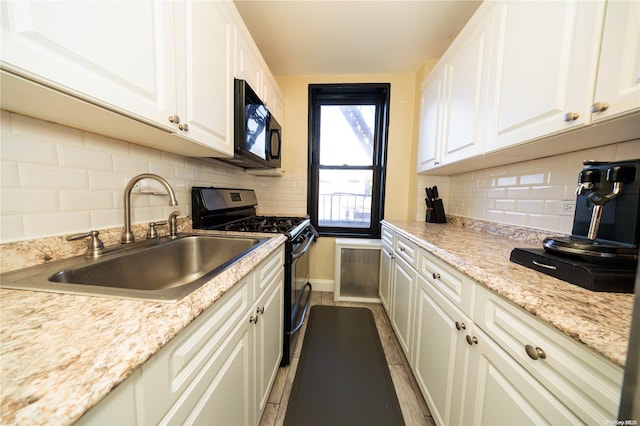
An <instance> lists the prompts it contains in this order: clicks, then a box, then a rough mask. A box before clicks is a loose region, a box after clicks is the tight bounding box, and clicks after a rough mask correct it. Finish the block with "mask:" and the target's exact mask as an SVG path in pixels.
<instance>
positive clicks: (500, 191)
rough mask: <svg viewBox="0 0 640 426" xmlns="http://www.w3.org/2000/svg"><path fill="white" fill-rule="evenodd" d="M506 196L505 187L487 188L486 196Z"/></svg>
mask: <svg viewBox="0 0 640 426" xmlns="http://www.w3.org/2000/svg"><path fill="white" fill-rule="evenodd" d="M506 196H507V188H495V189H489V190H487V198H505V197H506Z"/></svg>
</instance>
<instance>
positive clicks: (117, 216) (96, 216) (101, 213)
mask: <svg viewBox="0 0 640 426" xmlns="http://www.w3.org/2000/svg"><path fill="white" fill-rule="evenodd" d="M90 214H91V227H92V228H94V229H105V228H115V227H118V226H122V227H124V211H123V210H122V208H120V209H107V210H91V212H90Z"/></svg>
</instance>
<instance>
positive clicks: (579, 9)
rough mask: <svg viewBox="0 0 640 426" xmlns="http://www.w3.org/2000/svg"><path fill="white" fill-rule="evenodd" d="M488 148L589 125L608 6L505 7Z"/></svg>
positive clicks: (551, 4)
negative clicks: (604, 18)
mask: <svg viewBox="0 0 640 426" xmlns="http://www.w3.org/2000/svg"><path fill="white" fill-rule="evenodd" d="M495 7H497V8H501V9H503V11H504V12H503V13H504V15H503V16H504V19H503V20H502V22H500V27H499V36H498V38H497V45H496V47H495V57H494V66H493V68H492V70H491V73H492V83H493V85H492V86H491V87H490V90H489V93H490V102H489V104H488V105H489V107H488V126H487V132H488V134H487V143H488V150H492V149H497V148H502V147H506V146H511V145H514V144H518V143H521V142H526V141H529V140H532V139H536V138H539V137H542V136H547V135H550V134H553V133H557V132H563V131H566V130H569V129H573V128H577V127H580V126H584V125H586V124H589V123H590V117H591V114H590V113H589V107H590V106H591V100H592V94H593V90H594V85H595V77H596V72H597V60H598V53H599V47H600V34H601V29H602V21H603V16H604V15H603V14H604V2H602V1H593V2H592V1H589V2H582V1H562V2H534V1H526V2H502V3H499V4H496V5H495Z"/></svg>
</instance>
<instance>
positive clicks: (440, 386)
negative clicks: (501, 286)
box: [413, 276, 471, 425]
mask: <svg viewBox="0 0 640 426" xmlns="http://www.w3.org/2000/svg"><path fill="white" fill-rule="evenodd" d="M470 324H471V321H470V320H469V319H468V318H467V317H466V316H465V315H463V314H462V313H461V312H459V311H458V310H457V309H455V308H454V307H453V306H452V305H451V304H450V303H449V302H447V301H445V300H444V298H443V297H442V296H441V295H439V294H438V292H437V290H435V289H434V288H433V286H432V284H431V283H429V282H428V281H427V280H425V279H424V278H423V277H422V276H418V285H417V295H416V313H415V344H414V357H413V370H414V373H415V377H416V380H417V382H418V385H419V387H420V389H421V390H422V393H423V395H424V396H425V400H426V401H427V403H428V405H429V410H430V411H431V414H432V415H433V418H434V420H436V423H437V424H442V425H445V424H451V414H452V408H454V407H455V408H456V409H457V408H458V407H459V406H460V405H461V403H462V400H461V399H459V398H461V396H460V392H461V391H462V389H458V390H457V391H456V392H455V397H456V398H458V399H456V400H454V399H453V398H454V377H459V378H462V377H464V372H460V369H462V368H464V366H465V362H464V359H465V357H466V348H465V347H464V346H463V341H464V338H463V333H465V332H466V330H468V328H469V326H470ZM456 372H457V374H455V373H456Z"/></svg>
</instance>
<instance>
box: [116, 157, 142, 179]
mask: <svg viewBox="0 0 640 426" xmlns="http://www.w3.org/2000/svg"><path fill="white" fill-rule="evenodd" d="M113 171H115V172H123V173H128V174H129V175H131V177H133V176H135V175H138V174H140V173H148V172H149V161H147V160H146V159H144V158H140V157H131V156H128V155H122V154H114V155H113Z"/></svg>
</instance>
